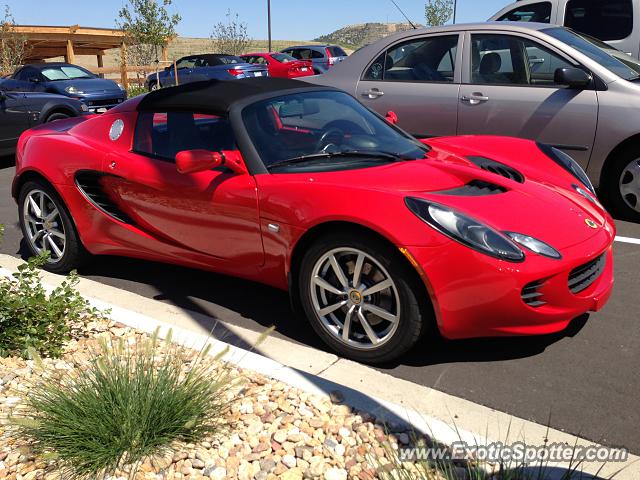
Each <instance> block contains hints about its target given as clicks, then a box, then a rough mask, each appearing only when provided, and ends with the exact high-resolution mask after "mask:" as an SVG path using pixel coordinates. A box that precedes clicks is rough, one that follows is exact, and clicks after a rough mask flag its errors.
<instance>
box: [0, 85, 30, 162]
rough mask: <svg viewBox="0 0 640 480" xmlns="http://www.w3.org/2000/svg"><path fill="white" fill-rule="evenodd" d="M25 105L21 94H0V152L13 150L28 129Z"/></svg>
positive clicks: (27, 113) (23, 96) (27, 114)
mask: <svg viewBox="0 0 640 480" xmlns="http://www.w3.org/2000/svg"><path fill="white" fill-rule="evenodd" d="M27 103H28V102H27V99H26V98H25V94H23V93H20V92H4V91H3V92H0V150H10V149H13V148H14V147H15V145H16V143H17V142H18V137H20V135H21V134H22V132H24V131H25V130H26V129H28V128H29V112H28V109H27Z"/></svg>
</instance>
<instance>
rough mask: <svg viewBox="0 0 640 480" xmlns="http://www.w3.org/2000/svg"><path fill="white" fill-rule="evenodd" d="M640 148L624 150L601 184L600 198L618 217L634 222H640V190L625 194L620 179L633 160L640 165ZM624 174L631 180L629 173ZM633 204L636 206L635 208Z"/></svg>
mask: <svg viewBox="0 0 640 480" xmlns="http://www.w3.org/2000/svg"><path fill="white" fill-rule="evenodd" d="M638 150H639V149H638V148H626V149H624V150H622V151H621V152H620V153H619V154H618V155H617V156H616V158H615V159H614V161H613V164H611V166H610V167H609V168H608V169H607V171H606V175H605V178H603V181H602V185H601V186H600V198H601V199H602V201H603V203H604V204H605V205H607V207H608V208H609V209H610V210H611V211H612V213H613V214H614V215H615V216H616V217H618V218H620V219H624V220H630V221H632V222H640V191H638V193H637V195H626V196H625V195H623V193H622V191H621V186H620V181H621V180H622V177H623V173H624V172H625V170H626V169H627V167H629V166H630V165H631V164H632V163H633V162H639V165H640V151H638ZM624 176H625V179H626V180H631V178H630V177H629V174H625V175H624ZM625 197H626V198H625ZM631 205H634V206H636V208H635V209H634V208H633V207H632V206H631Z"/></svg>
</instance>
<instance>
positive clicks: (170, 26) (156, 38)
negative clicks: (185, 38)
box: [116, 0, 182, 74]
mask: <svg viewBox="0 0 640 480" xmlns="http://www.w3.org/2000/svg"><path fill="white" fill-rule="evenodd" d="M171 3H172V0H128V5H126V6H124V7H123V8H122V9H121V10H120V12H118V18H117V19H116V24H117V25H118V27H119V28H121V29H122V30H123V31H124V32H125V35H126V37H125V38H126V40H125V41H126V43H127V58H126V59H122V61H125V60H126V61H127V62H128V63H130V64H132V65H137V66H146V65H151V64H152V63H155V65H156V73H157V71H158V63H159V58H158V57H159V51H160V50H161V49H162V48H163V47H166V45H167V43H168V42H169V40H170V39H171V38H173V37H175V36H176V26H177V25H178V23H180V20H182V18H181V17H180V15H178V14H177V13H176V14H174V15H171V14H169V12H168V11H167V7H169V6H171ZM143 74H144V72H143Z"/></svg>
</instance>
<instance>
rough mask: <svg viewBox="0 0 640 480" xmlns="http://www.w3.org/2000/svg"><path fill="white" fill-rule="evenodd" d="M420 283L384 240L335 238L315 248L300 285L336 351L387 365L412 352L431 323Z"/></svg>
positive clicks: (311, 316)
mask: <svg viewBox="0 0 640 480" xmlns="http://www.w3.org/2000/svg"><path fill="white" fill-rule="evenodd" d="M415 283H416V282H414V281H413V276H412V275H411V271H410V267H408V266H407V265H406V262H405V261H404V259H403V258H402V257H401V256H400V255H399V254H398V253H397V252H396V251H395V250H394V249H393V248H391V247H389V246H388V245H387V244H385V243H384V242H382V241H379V240H376V239H369V238H362V237H360V238H354V236H353V235H347V234H334V235H330V236H326V237H323V238H321V239H319V240H318V241H316V243H314V244H313V245H312V246H311V247H310V248H309V250H308V251H307V253H306V254H305V256H304V258H303V260H302V265H301V269H300V278H299V283H298V284H299V289H300V292H299V293H300V299H301V303H302V306H303V308H304V311H305V313H306V315H307V317H308V319H309V320H310V322H311V325H312V326H313V328H314V330H315V331H316V332H317V333H318V335H319V336H320V337H321V338H322V339H323V340H324V341H325V342H326V343H327V344H328V345H329V346H330V347H331V348H332V349H333V350H335V351H336V352H338V353H339V354H341V355H343V356H345V357H349V358H352V359H354V360H358V361H362V362H367V363H382V362H387V361H390V360H392V359H394V358H396V357H399V356H400V355H402V354H403V353H405V352H406V351H407V350H409V349H410V348H411V347H412V346H413V345H415V343H416V342H417V341H418V339H419V338H420V337H421V335H422V334H423V332H424V330H425V327H426V326H428V325H429V323H430V319H429V317H428V316H425V313H424V310H425V309H424V308H421V306H420V305H421V302H420V301H419V299H418V297H419V296H420V295H424V292H421V291H420V289H419V288H418V286H417V285H416V284H415Z"/></svg>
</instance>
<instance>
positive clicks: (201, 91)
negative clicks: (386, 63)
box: [137, 77, 330, 115]
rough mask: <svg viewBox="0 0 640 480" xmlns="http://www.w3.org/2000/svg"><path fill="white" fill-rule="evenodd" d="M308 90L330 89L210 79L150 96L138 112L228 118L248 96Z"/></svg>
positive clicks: (275, 81) (281, 81)
mask: <svg viewBox="0 0 640 480" xmlns="http://www.w3.org/2000/svg"><path fill="white" fill-rule="evenodd" d="M329 88H330V87H329ZM309 89H318V90H327V89H328V88H327V87H322V86H318V85H312V84H310V83H306V82H301V81H300V80H290V79H287V78H273V77H264V78H244V79H241V80H207V81H205V82H194V83H186V84H184V85H179V86H177V87H169V88H163V89H161V90H156V91H154V92H151V93H148V94H147V95H146V96H145V97H144V98H143V99H142V100H141V101H140V103H138V106H137V109H138V111H147V112H148V111H155V112H167V111H189V112H200V113H212V114H215V115H225V114H227V113H228V112H229V110H230V109H231V106H232V105H233V104H234V103H236V102H238V101H242V100H246V99H247V98H249V97H253V96H261V95H264V94H269V93H274V94H277V93H279V92H284V91H288V93H292V92H291V91H295V90H309Z"/></svg>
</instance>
